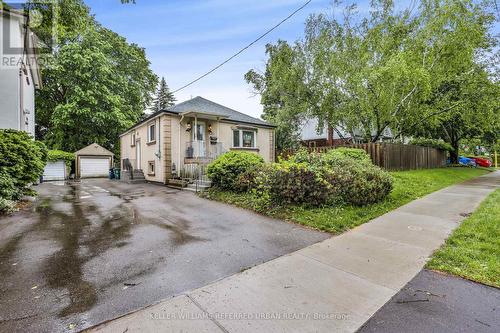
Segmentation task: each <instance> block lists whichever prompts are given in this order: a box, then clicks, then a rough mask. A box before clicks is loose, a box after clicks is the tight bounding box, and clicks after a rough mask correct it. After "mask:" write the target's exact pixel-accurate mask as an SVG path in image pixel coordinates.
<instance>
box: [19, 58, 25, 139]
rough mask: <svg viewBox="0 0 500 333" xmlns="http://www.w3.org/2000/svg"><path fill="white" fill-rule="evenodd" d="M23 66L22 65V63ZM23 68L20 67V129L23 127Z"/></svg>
mask: <svg viewBox="0 0 500 333" xmlns="http://www.w3.org/2000/svg"><path fill="white" fill-rule="evenodd" d="M21 66H22V65H21ZM23 98H24V96H23V69H22V68H20V69H19V129H20V130H22V128H23V113H24V112H23Z"/></svg>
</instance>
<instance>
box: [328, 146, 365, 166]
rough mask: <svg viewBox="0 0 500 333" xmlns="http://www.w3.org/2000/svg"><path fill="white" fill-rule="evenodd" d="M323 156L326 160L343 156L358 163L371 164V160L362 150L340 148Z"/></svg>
mask: <svg viewBox="0 0 500 333" xmlns="http://www.w3.org/2000/svg"><path fill="white" fill-rule="evenodd" d="M323 155H324V156H323V158H326V159H329V158H335V157H337V156H343V157H349V158H352V159H353V160H356V161H358V162H362V163H370V164H372V159H371V158H370V155H368V154H367V153H366V151H365V150H364V149H358V148H347V147H340V148H336V149H330V150H328V151H327V152H325V153H324V154H323Z"/></svg>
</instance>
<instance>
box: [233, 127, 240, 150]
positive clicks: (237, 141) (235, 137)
mask: <svg viewBox="0 0 500 333" xmlns="http://www.w3.org/2000/svg"><path fill="white" fill-rule="evenodd" d="M239 146H240V131H233V147H239Z"/></svg>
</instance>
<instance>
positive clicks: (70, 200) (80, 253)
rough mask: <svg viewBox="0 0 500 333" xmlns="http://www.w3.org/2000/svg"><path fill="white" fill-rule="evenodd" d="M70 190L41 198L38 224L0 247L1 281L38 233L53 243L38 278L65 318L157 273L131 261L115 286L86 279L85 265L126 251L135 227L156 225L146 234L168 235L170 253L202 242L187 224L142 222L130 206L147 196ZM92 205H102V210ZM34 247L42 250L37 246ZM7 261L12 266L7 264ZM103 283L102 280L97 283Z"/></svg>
mask: <svg viewBox="0 0 500 333" xmlns="http://www.w3.org/2000/svg"><path fill="white" fill-rule="evenodd" d="M66 185H67V186H66V187H64V188H62V187H59V186H58V187H59V188H58V189H55V188H54V192H57V193H50V194H49V195H50V196H47V195H41V196H40V198H39V199H38V203H37V205H36V207H35V209H33V212H32V214H33V216H34V219H35V221H34V222H33V223H32V224H31V225H30V226H29V228H27V229H25V230H23V231H22V232H19V233H17V234H16V235H14V236H13V237H11V238H10V239H9V240H8V241H7V242H6V243H5V245H3V246H2V247H0V262H1V263H2V264H1V265H0V279H2V278H4V277H7V276H8V275H9V274H12V273H13V271H14V270H15V269H16V268H19V266H17V267H16V266H13V265H12V264H11V262H12V261H13V260H17V259H15V257H16V256H18V254H19V253H24V252H29V251H25V250H26V249H25V247H26V244H28V246H29V243H28V242H24V241H23V238H25V237H28V235H30V234H31V235H33V234H36V235H35V237H43V239H44V241H45V242H50V245H48V246H49V247H50V249H52V252H51V254H50V255H48V256H46V257H42V258H40V259H41V260H43V263H42V264H41V265H40V267H41V271H40V272H39V275H40V277H42V278H43V281H44V282H45V284H46V285H45V286H46V287H49V288H50V289H51V290H52V291H51V292H50V293H52V294H54V295H56V296H55V297H56V298H57V299H59V300H60V302H58V304H54V306H53V307H52V309H56V311H57V313H56V315H57V316H58V317H60V318H64V317H67V316H70V315H72V314H78V313H84V312H86V311H88V310H90V309H91V308H92V307H93V306H94V305H95V304H96V303H97V302H98V299H99V292H100V291H101V290H100V288H105V287H108V286H116V285H118V286H119V285H122V282H123V281H126V280H129V279H134V278H138V277H140V276H141V275H143V274H147V273H150V272H151V271H152V270H154V269H155V266H156V264H158V262H144V263H143V262H136V261H134V260H132V262H130V259H128V258H125V259H124V262H123V263H120V264H123V265H124V266H123V267H120V266H119V269H120V273H121V274H118V275H117V276H116V277H113V278H112V279H111V280H112V281H105V283H103V284H101V285H99V286H96V285H94V284H93V283H92V282H91V281H90V280H89V279H88V278H86V277H85V269H84V266H85V264H87V263H89V262H90V261H91V260H92V259H94V258H98V257H99V256H102V255H103V254H104V253H106V252H107V251H109V250H111V249H120V248H123V247H126V246H127V245H128V244H129V241H130V238H131V237H132V233H133V231H132V228H137V227H140V226H146V227H148V226H151V227H152V228H150V229H147V228H146V229H144V230H142V231H141V232H142V234H144V233H145V236H147V235H148V234H155V235H157V234H158V232H157V231H155V230H159V229H160V230H164V231H165V232H166V235H167V238H166V240H165V247H166V248H167V247H170V248H171V247H172V245H173V247H174V248H175V247H178V246H181V245H183V244H187V243H189V242H193V241H203V239H201V238H198V237H195V236H193V235H191V234H190V233H189V232H188V231H189V229H190V226H189V222H188V221H186V220H183V219H178V218H176V219H171V220H169V219H166V218H143V217H142V218H141V217H140V215H139V213H138V212H137V210H136V208H135V206H134V204H133V203H131V202H132V201H133V200H134V199H137V198H140V197H143V196H145V191H138V192H134V193H116V192H113V191H102V190H99V189H98V188H94V187H95V186H94V187H86V186H84V185H83V184H82V183H76V182H68V183H67V184H66ZM106 196H108V197H109V196H112V197H118V198H120V199H121V201H120V202H119V203H118V204H116V201H113V204H110V203H109V202H108V203H106V204H103V202H106V200H105V197H106ZM108 201H109V200H108ZM93 202H96V203H99V206H97V205H95V204H94V203H93ZM107 205H109V207H106V206H107ZM106 208H108V209H106ZM16 223H21V222H16ZM30 238H31V236H30ZM35 246H40V245H39V243H36V245H35ZM54 250H55V251H54ZM125 251H127V250H125ZM157 259H162V257H160V258H157ZM127 260H128V261H127ZM20 261H22V258H21V260H20ZM6 262H8V264H4V263H6ZM101 265H104V264H102V263H101ZM127 267H128V268H127ZM30 278H31V279H30V280H33V278H32V277H30ZM100 278H101V277H100V276H99V278H98V279H97V280H99V279H100ZM28 283H29V282H28ZM94 283H95V282H94ZM45 286H43V287H45ZM41 288H42V287H41ZM0 319H1V316H0ZM0 322H1V321H0Z"/></svg>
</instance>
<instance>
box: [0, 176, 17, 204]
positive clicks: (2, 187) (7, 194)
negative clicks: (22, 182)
mask: <svg viewBox="0 0 500 333" xmlns="http://www.w3.org/2000/svg"><path fill="white" fill-rule="evenodd" d="M0 198H2V199H6V200H17V199H19V198H20V192H19V191H18V189H17V188H16V185H15V184H14V179H13V178H12V177H11V176H10V175H9V174H8V173H7V172H6V171H5V170H0Z"/></svg>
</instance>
